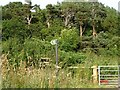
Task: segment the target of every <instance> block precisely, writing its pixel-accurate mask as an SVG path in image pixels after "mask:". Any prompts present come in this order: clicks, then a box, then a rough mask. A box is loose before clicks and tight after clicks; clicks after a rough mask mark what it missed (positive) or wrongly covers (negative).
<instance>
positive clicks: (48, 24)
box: [47, 20, 50, 28]
mask: <svg viewBox="0 0 120 90" xmlns="http://www.w3.org/2000/svg"><path fill="white" fill-rule="evenodd" d="M47 27H48V28H50V22H49V20H47Z"/></svg>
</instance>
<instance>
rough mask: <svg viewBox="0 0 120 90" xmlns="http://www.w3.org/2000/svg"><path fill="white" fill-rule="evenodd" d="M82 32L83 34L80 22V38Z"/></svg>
mask: <svg viewBox="0 0 120 90" xmlns="http://www.w3.org/2000/svg"><path fill="white" fill-rule="evenodd" d="M82 34H83V29H82V25H81V24H80V38H82Z"/></svg>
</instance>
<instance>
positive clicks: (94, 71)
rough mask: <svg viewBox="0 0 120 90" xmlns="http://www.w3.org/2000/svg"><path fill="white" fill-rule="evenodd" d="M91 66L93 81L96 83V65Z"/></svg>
mask: <svg viewBox="0 0 120 90" xmlns="http://www.w3.org/2000/svg"><path fill="white" fill-rule="evenodd" d="M91 68H93V75H92V78H93V83H94V84H97V83H98V71H97V65H96V66H92V67H91Z"/></svg>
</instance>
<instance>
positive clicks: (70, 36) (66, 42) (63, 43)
mask: <svg viewBox="0 0 120 90" xmlns="http://www.w3.org/2000/svg"><path fill="white" fill-rule="evenodd" d="M78 44H79V35H78V34H77V30H76V29H70V30H67V29H64V30H62V31H61V37H60V48H61V49H62V50H64V51H73V50H75V49H76V48H77V46H78Z"/></svg>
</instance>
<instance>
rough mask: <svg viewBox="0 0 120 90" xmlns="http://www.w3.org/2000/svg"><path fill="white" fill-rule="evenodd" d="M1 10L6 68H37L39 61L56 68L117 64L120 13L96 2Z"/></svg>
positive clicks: (16, 4) (12, 4)
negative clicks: (48, 60)
mask: <svg viewBox="0 0 120 90" xmlns="http://www.w3.org/2000/svg"><path fill="white" fill-rule="evenodd" d="M1 7H2V54H4V55H7V59H8V61H9V63H10V65H13V66H14V67H19V64H20V62H21V61H24V62H26V66H27V67H28V66H34V67H37V68H38V67H39V62H40V59H41V58H50V60H51V63H53V64H55V48H54V46H53V45H51V44H50V41H51V40H53V39H58V41H59V47H58V50H59V52H58V54H59V66H60V67H62V68H65V67H68V66H77V65H79V64H81V65H88V66H91V65H94V64H97V65H108V64H117V61H118V60H119V56H120V22H119V21H120V13H119V12H118V11H117V10H115V9H114V8H110V7H108V6H104V5H103V4H102V3H99V2H61V3H59V2H58V3H57V4H56V5H52V4H48V5H47V6H46V8H45V9H41V8H40V6H39V5H37V4H36V5H32V2H26V4H23V3H21V2H10V3H9V4H7V5H5V6H1Z"/></svg>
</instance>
